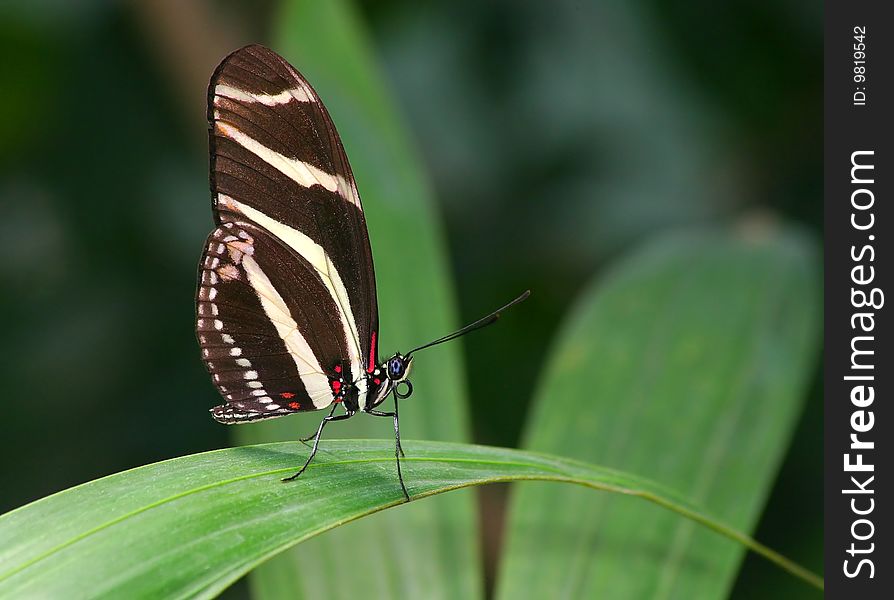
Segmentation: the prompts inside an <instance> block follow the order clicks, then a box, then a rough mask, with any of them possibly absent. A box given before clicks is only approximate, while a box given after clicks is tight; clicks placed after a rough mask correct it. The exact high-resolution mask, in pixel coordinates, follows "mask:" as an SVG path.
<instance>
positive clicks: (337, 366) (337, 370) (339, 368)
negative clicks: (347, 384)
mask: <svg viewBox="0 0 894 600" xmlns="http://www.w3.org/2000/svg"><path fill="white" fill-rule="evenodd" d="M335 372H336V373H341V365H335Z"/></svg>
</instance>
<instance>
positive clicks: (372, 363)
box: [366, 331, 376, 373]
mask: <svg viewBox="0 0 894 600" xmlns="http://www.w3.org/2000/svg"><path fill="white" fill-rule="evenodd" d="M375 370H376V332H375V331H373V332H372V334H371V335H370V336H369V363H368V364H367V366H366V372H367V373H372V372H373V371H375Z"/></svg>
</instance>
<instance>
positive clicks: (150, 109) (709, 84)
mask: <svg viewBox="0 0 894 600" xmlns="http://www.w3.org/2000/svg"><path fill="white" fill-rule="evenodd" d="M358 7H359V10H360V15H361V18H362V20H363V21H364V23H365V25H366V27H367V28H368V30H369V32H370V36H371V40H370V41H371V44H372V47H374V48H375V51H376V57H375V59H376V60H377V61H378V62H379V64H380V65H381V66H382V70H383V73H384V75H385V77H386V84H387V86H388V87H389V88H390V90H391V93H392V97H393V98H394V100H395V101H396V103H397V105H398V107H399V109H400V110H401V111H402V115H403V117H404V121H405V124H406V125H407V128H408V129H409V130H410V131H411V132H412V135H413V136H414V138H415V139H414V141H415V143H416V147H417V148H418V149H419V151H420V153H421V157H422V160H423V162H424V163H425V165H426V166H427V168H428V173H429V175H430V177H431V179H432V181H433V183H434V187H435V195H436V197H437V199H438V210H439V212H440V215H441V217H442V218H443V221H444V224H445V229H446V238H447V240H448V244H449V251H450V258H451V268H452V273H453V275H454V277H455V281H456V283H455V288H456V291H457V294H458V305H459V308H460V314H461V317H462V321H469V320H472V319H474V318H477V317H478V316H480V315H481V314H483V313H484V312H487V311H488V310H490V309H492V308H493V307H495V306H497V305H499V304H500V303H502V302H504V301H505V300H507V299H509V298H511V297H513V295H514V294H516V293H517V292H519V291H520V290H522V289H525V288H529V287H530V288H533V289H534V291H535V293H534V295H533V296H532V297H531V299H530V300H529V301H528V305H527V306H526V309H525V315H524V318H507V319H505V320H503V321H502V322H501V324H500V325H499V327H498V331H497V330H492V331H491V332H488V333H487V334H481V335H475V336H471V337H468V338H466V340H465V341H464V345H463V349H464V357H465V366H466V371H467V373H468V377H469V396H470V407H471V408H470V410H471V415H472V423H473V427H474V432H475V440H476V441H478V442H481V443H488V444H498V445H507V446H513V445H516V444H517V442H518V440H519V436H520V435H521V432H522V427H523V424H524V419H525V407H526V405H527V404H526V403H527V402H528V400H529V398H530V396H531V394H532V386H533V385H534V384H535V381H536V379H537V377H538V375H539V373H540V370H541V365H542V361H543V359H544V357H545V353H546V351H547V350H548V348H549V347H550V343H551V342H552V340H553V338H554V336H555V335H556V331H557V327H558V325H559V323H560V321H561V319H562V317H563V315H564V314H565V312H566V311H567V310H568V308H569V306H570V305H571V304H572V303H573V301H574V299H575V297H576V295H577V294H578V292H580V291H581V290H582V289H583V288H584V287H585V286H586V285H587V283H588V282H589V281H590V280H591V279H592V278H593V277H594V276H598V274H599V273H600V271H601V269H603V267H604V266H605V265H607V264H608V263H609V262H611V261H612V260H614V259H616V258H617V257H619V256H621V255H623V254H624V253H626V252H628V251H630V250H631V249H633V248H635V247H637V246H639V245H641V244H642V243H643V242H644V241H647V240H649V239H650V238H653V237H656V236H658V235H659V234H661V233H663V232H665V231H669V230H673V229H677V228H681V227H683V228H685V227H692V226H706V225H707V226H712V225H713V226H720V227H734V226H737V225H738V224H741V223H742V222H748V223H755V222H758V223H762V224H773V223H778V222H783V221H785V222H787V223H794V224H795V225H797V226H800V227H802V228H803V229H806V230H812V231H813V232H814V233H815V234H816V235H817V236H819V235H821V225H822V221H821V219H822V217H821V202H820V198H821V187H820V186H821V183H820V181H821V179H820V175H821V162H820V161H821V148H822V127H821V121H820V119H821V109H822V103H821V95H820V86H821V81H822V79H821V71H820V68H821V62H820V57H821V51H822V33H821V32H822V5H821V4H817V3H811V2H796V1H788V2H762V3H761V2H759V3H754V2H743V1H735V2H729V3H713V2H704V1H697V2H688V3H671V2H667V1H662V0H638V1H634V2H621V1H603V2H572V1H559V2H535V1H509V0H501V1H500V0H498V1H493V2H473V1H472V0H454V1H452V2H429V3H418V2H410V1H408V0H389V1H385V2H372V1H367V2H360V3H359V4H358ZM276 10H277V3H275V2H252V3H247V2H200V1H196V2H186V3H183V2H176V1H173V0H159V1H133V2H112V1H110V0H85V1H82V2H76V3H70V2H63V1H61V0H39V1H30V2H29V1H21V2H4V3H2V4H0V55H2V56H3V60H2V61H0V82H2V84H0V92H2V93H0V207H2V218H0V232H2V239H3V240H4V247H5V248H6V258H5V260H3V261H2V263H0V286H2V287H0V290H2V293H0V306H2V315H3V341H4V344H3V347H4V352H3V355H4V356H3V360H2V361H0V365H2V366H0V375H2V380H3V382H4V399H5V406H6V414H5V426H4V427H3V436H2V441H0V444H2V446H0V455H2V457H3V458H2V463H0V481H2V485H0V489H2V494H0V512H3V511H6V510H9V509H11V508H14V507H16V506H20V505H22V504H24V503H26V502H28V501H31V500H34V499H36V498H39V497H41V496H44V495H47V494H49V493H52V492H54V491H58V490H60V489H63V488H66V487H69V486H72V485H75V484H77V483H81V482H84V481H87V480H89V479H93V478H96V477H100V476H102V475H106V474H108V473H112V472H115V471H119V470H122V469H126V468H130V467H133V466H137V465H141V464H145V463H147V462H151V461H156V460H160V459H163V458H168V457H172V456H178V455H182V454H187V453H192V452H197V451H201V450H206V449H209V448H216V447H221V446H224V445H227V444H228V443H229V434H230V433H231V430H229V429H228V428H225V427H222V426H220V425H218V424H216V423H215V422H213V421H212V420H211V419H210V418H209V416H208V413H207V408H208V407H210V406H212V405H214V404H215V403H217V402H218V397H217V394H216V392H215V391H214V389H213V387H212V386H211V383H210V381H209V378H208V376H207V374H206V372H205V370H204V367H203V366H202V363H201V361H200V360H199V354H198V349H197V344H196V341H195V336H194V333H193V318H194V306H193V297H194V293H195V271H196V265H197V262H198V258H199V253H200V250H201V245H202V241H203V239H204V236H205V235H206V234H207V232H208V231H209V229H210V226H211V212H210V208H209V204H210V202H209V197H210V194H209V192H208V189H207V161H208V159H207V147H206V146H207V140H206V136H207V134H206V123H205V118H204V112H205V92H206V86H207V80H208V77H209V76H210V74H211V71H212V69H213V68H214V66H215V65H216V64H217V62H218V61H219V60H220V59H221V58H222V57H223V56H224V55H225V54H226V53H228V52H229V51H231V50H232V49H234V48H236V47H238V46H241V45H243V44H245V43H250V42H261V43H264V42H268V43H269V41H268V40H269V31H270V27H271V19H273V18H274V15H275V14H276ZM297 66H298V68H299V69H300V68H301V65H297ZM324 101H325V97H324ZM360 191H361V196H362V194H363V190H362V189H361V190H360ZM372 244H373V249H374V252H375V246H376V238H375V235H374V233H373V237H372ZM407 250H408V252H412V249H411V248H408V249H407ZM405 285H407V286H412V285H413V274H412V273H407V277H406V281H405ZM389 339H390V338H389ZM419 341H424V340H418V339H412V340H401V342H403V343H405V344H411V343H414V342H419ZM389 343H392V342H389ZM393 343H397V341H394V342H393ZM395 349H398V348H391V347H383V348H382V351H383V353H388V352H391V351H392V350H395ZM404 349H405V348H404ZM815 381H816V383H815V384H814V392H813V393H812V395H811V398H810V400H809V402H808V403H807V406H806V410H805V411H804V416H803V417H802V419H801V423H800V425H799V428H798V430H797V433H796V435H795V438H794V440H793V445H792V448H791V450H790V452H789V454H788V455H787V458H786V461H785V463H784V465H783V468H782V472H781V474H780V476H779V478H778V482H777V485H776V487H775V489H774V492H773V495H772V498H771V500H770V504H769V508H768V510H767V511H766V512H765V513H764V516H763V518H762V522H761V525H760V527H759V529H758V530H757V531H756V537H757V538H758V539H761V540H762V541H764V542H766V543H768V544H769V545H771V546H774V547H778V548H779V549H781V550H783V551H790V552H791V553H792V554H794V555H795V556H798V557H800V558H801V559H802V560H809V557H813V559H814V561H813V563H812V566H814V567H815V568H820V564H821V563H820V558H821V553H819V552H817V551H816V549H817V548H820V549H821V543H822V532H821V530H816V531H797V532H795V533H797V535H793V528H794V529H797V528H798V527H803V528H806V529H808V530H812V529H813V528H815V527H816V524H817V523H820V522H821V520H822V519H821V515H822V506H821V504H820V505H818V506H809V505H808V506H805V505H804V504H803V499H804V498H805V497H813V498H819V497H820V492H821V485H822V466H821V465H822V459H821V452H820V448H821V445H822V410H821V407H822V402H821V391H820V390H821V388H820V386H819V383H818V382H819V380H818V378H817V379H815ZM406 410H409V408H408V409H406ZM309 423H310V421H302V422H301V423H297V424H296V433H302V434H303V433H305V432H304V429H306V428H307V427H308V425H309ZM298 429H300V431H298ZM333 435H334V434H333ZM386 435H387V431H384V430H383V434H382V436H386ZM405 435H408V437H413V435H412V432H409V433H408V434H405ZM502 493H503V491H502V490H500V489H499V488H494V489H492V490H488V489H485V490H484V491H483V492H482V494H483V497H484V501H483V506H484V508H485V511H490V512H486V513H485V514H499V511H500V510H501V509H500V506H501V498H502ZM795 510H797V512H798V514H799V515H800V516H801V517H802V518H801V519H800V520H799V523H803V524H804V525H803V526H802V525H799V524H798V523H792V522H791V520H790V519H791V514H792V512H793V511H795ZM782 523H785V524H786V526H785V527H781V526H780V524H782ZM489 535H490V536H491V537H494V536H497V533H493V532H491V533H490V534H489ZM495 543H496V542H494V541H493V539H488V540H486V547H492V546H493V545H494V544H495ZM799 545H801V546H800V547H799ZM806 545H812V546H813V549H812V550H805V547H804V546H806ZM764 568H766V567H765V566H764V565H763V564H761V563H758V562H756V560H755V559H754V558H752V557H749V558H748V559H747V561H746V566H745V569H744V570H743V571H742V573H741V574H740V577H739V581H738V583H737V585H738V587H737V591H738V592H739V593H740V594H743V595H745V596H747V595H748V592H749V590H750V587H749V586H751V585H754V583H753V582H754V581H759V571H760V570H761V569H764Z"/></svg>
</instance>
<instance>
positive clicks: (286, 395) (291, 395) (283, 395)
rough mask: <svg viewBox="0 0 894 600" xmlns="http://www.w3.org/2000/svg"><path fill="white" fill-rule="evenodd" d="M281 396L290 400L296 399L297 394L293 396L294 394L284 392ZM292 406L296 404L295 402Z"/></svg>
mask: <svg viewBox="0 0 894 600" xmlns="http://www.w3.org/2000/svg"><path fill="white" fill-rule="evenodd" d="M280 396H281V397H283V398H286V399H288V398H294V397H295V394H293V393H292V392H283V393H282V394H280ZM292 404H295V402H293V403H292Z"/></svg>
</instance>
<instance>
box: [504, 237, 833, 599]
mask: <svg viewBox="0 0 894 600" xmlns="http://www.w3.org/2000/svg"><path fill="white" fill-rule="evenodd" d="M818 300H819V283H818V266H817V256H816V252H815V249H814V247H813V245H812V244H811V243H810V242H809V240H805V239H803V238H802V237H800V236H799V235H796V234H794V233H791V232H781V233H780V232H766V231H765V232H763V234H762V235H754V234H752V236H751V237H750V238H749V239H739V238H734V237H732V236H722V235H719V234H717V235H709V234H696V233H693V234H688V235H676V236H672V237H670V238H668V239H664V240H661V241H659V242H656V243H653V244H651V245H650V246H648V247H647V248H646V249H644V250H642V251H640V252H638V253H637V254H635V255H634V256H633V257H631V258H630V259H628V260H626V261H623V262H622V263H621V264H620V265H618V266H617V267H616V268H615V269H614V270H613V271H612V272H611V274H610V275H609V276H607V277H606V278H604V280H602V281H600V282H599V283H597V285H596V286H595V287H593V288H592V289H591V290H589V291H588V292H586V293H585V294H584V295H583V297H582V298H581V300H580V302H579V304H578V306H577V309H576V311H575V312H574V314H573V316H572V317H571V318H570V319H569V320H568V322H567V325H566V327H565V330H564V333H563V334H562V335H561V336H560V337H559V340H558V343H557V344H556V347H555V349H554V352H553V355H552V359H551V361H550V364H549V366H548V368H547V371H546V374H545V376H544V378H543V380H542V382H541V385H540V387H539V391H538V393H537V395H536V399H535V406H534V412H533V414H532V417H531V420H530V422H529V429H528V431H527V435H526V442H525V447H527V448H530V449H534V450H538V451H544V452H551V453H557V454H562V455H563V456H570V457H574V458H577V459H580V460H585V461H588V462H596V463H599V464H605V465H610V466H612V467H615V468H619V469H624V470H626V471H631V472H636V473H638V474H642V475H643V476H646V477H649V478H652V479H654V480H656V481H660V482H661V483H663V484H665V485H668V486H670V487H673V488H674V489H677V490H680V491H681V492H682V493H684V494H685V495H686V496H687V497H688V498H690V499H691V500H693V501H694V502H696V503H698V504H699V505H703V506H705V507H706V508H707V509H708V510H709V511H711V512H712V513H713V514H716V515H718V516H720V517H721V518H723V519H725V520H726V521H728V522H729V523H731V524H733V525H734V526H735V527H737V528H740V529H742V530H744V531H750V530H751V529H752V528H753V527H754V526H755V524H756V523H757V520H758V517H759V516H760V514H761V510H762V507H763V504H764V502H765V499H766V497H767V495H768V493H769V491H770V489H771V486H772V484H773V481H774V477H775V475H776V472H777V469H778V467H779V465H780V463H781V461H782V458H783V456H784V455H785V452H786V448H787V447H788V443H789V440H790V436H791V434H792V430H793V427H794V424H795V422H796V420H797V417H798V415H799V413H800V410H801V406H802V401H803V400H804V398H805V395H806V383H807V382H808V377H809V375H810V374H811V369H813V368H814V365H815V361H816V358H817V354H818V352H817V350H818V342H819V338H818V331H819V302H818ZM814 526H815V527H821V526H822V524H821V523H816V524H815V525H814ZM507 536H508V537H507V542H506V553H505V555H504V557H503V558H504V562H503V564H502V567H501V570H500V573H499V579H498V594H497V596H498V597H499V598H506V599H510V598H511V599H513V600H515V599H518V598H547V597H548V598H699V599H707V598H721V597H725V595H726V594H727V593H728V591H729V588H730V586H731V584H732V582H733V581H734V578H735V575H736V572H737V570H738V567H739V564H740V562H741V559H742V556H743V549H742V548H741V547H740V546H738V545H736V544H731V543H729V542H728V541H727V540H723V539H720V538H718V537H716V536H712V535H710V534H709V533H707V532H705V531H703V530H700V529H698V528H696V527H694V526H693V524H692V523H690V522H686V521H681V520H679V519H676V518H674V517H673V516H672V515H669V514H667V513H665V512H662V511H659V510H655V508H654V507H651V506H647V505H643V504H634V503H630V502H626V501H625V500H624V499H623V498H617V497H609V496H593V495H592V494H587V493H585V492H583V491H582V490H578V489H573V488H569V487H567V486H562V487H555V486H553V487H550V486H540V485H532V486H527V487H525V488H523V489H518V490H515V493H514V494H513V498H512V501H511V505H510V518H509V525H508V528H507Z"/></svg>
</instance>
